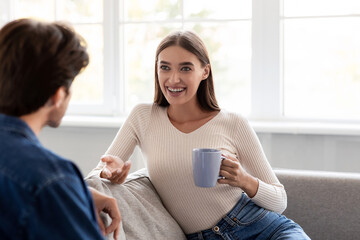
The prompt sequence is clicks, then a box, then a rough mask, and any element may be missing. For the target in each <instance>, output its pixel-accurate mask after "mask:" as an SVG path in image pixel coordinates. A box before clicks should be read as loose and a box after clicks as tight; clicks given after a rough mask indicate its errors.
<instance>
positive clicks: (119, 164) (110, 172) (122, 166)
mask: <svg viewBox="0 0 360 240" xmlns="http://www.w3.org/2000/svg"><path fill="white" fill-rule="evenodd" d="M101 161H102V162H104V163H105V166H104V168H103V169H102V170H101V172H100V177H102V178H106V179H109V180H110V181H111V182H112V183H118V184H120V183H123V182H124V181H125V179H126V177H127V175H128V174H129V170H130V167H131V162H130V161H127V162H125V163H124V162H123V161H122V160H121V159H120V158H119V157H116V156H111V155H105V156H102V157H101Z"/></svg>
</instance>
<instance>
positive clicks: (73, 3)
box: [57, 0, 103, 23]
mask: <svg viewBox="0 0 360 240" xmlns="http://www.w3.org/2000/svg"><path fill="white" fill-rule="evenodd" d="M57 6H58V13H59V16H58V18H60V19H66V20H67V21H70V22H73V23H95V22H102V19H103V1H99V0H61V1H58V5H57Z"/></svg>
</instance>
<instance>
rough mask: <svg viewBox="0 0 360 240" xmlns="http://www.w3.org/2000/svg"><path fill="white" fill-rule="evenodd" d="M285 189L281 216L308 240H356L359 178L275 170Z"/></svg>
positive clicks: (359, 217)
mask: <svg viewBox="0 0 360 240" xmlns="http://www.w3.org/2000/svg"><path fill="white" fill-rule="evenodd" d="M275 173H276V175H277V177H278V179H279V181H280V182H281V183H282V184H283V185H284V186H285V190H286V193H287V196H288V201H287V202H288V206H287V209H286V210H285V212H284V215H286V216H287V217H288V218H290V219H292V220H294V221H295V222H297V223H298V224H299V225H300V226H301V227H302V228H303V229H304V231H305V232H306V233H307V234H308V235H309V236H310V238H312V239H344V240H345V239H354V238H358V237H359V236H360V207H359V203H360V174H355V173H354V174H352V173H336V172H322V171H300V170H284V169H278V170H275Z"/></svg>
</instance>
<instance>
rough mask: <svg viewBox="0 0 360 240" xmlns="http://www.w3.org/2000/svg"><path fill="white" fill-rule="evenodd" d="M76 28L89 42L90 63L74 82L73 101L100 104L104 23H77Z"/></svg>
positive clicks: (102, 81) (102, 82) (101, 97)
mask: <svg viewBox="0 0 360 240" xmlns="http://www.w3.org/2000/svg"><path fill="white" fill-rule="evenodd" d="M74 27H75V30H76V31H77V32H78V33H79V34H80V35H81V36H83V37H84V38H85V40H86V42H87V44H88V52H89V55H90V64H89V65H88V67H87V68H86V69H85V71H84V72H82V73H81V74H80V75H79V76H78V77H77V78H76V80H75V81H74V83H73V96H72V98H71V102H72V103H76V104H77V103H83V104H94V103H95V104H100V103H102V101H103V89H104V80H103V79H104V77H103V73H104V66H103V65H104V61H103V48H104V43H103V38H102V36H103V29H102V25H99V24H92V25H77V26H76V25H75V26H74Z"/></svg>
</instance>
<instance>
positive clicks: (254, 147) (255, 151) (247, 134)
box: [234, 117, 287, 213]
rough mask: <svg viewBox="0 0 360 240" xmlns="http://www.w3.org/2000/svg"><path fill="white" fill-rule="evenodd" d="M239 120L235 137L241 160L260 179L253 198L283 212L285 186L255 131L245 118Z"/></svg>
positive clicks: (260, 204)
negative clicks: (277, 175) (275, 171)
mask: <svg viewBox="0 0 360 240" xmlns="http://www.w3.org/2000/svg"><path fill="white" fill-rule="evenodd" d="M238 120H239V121H238V124H237V129H236V130H235V131H234V132H235V133H236V135H235V136H234V138H235V142H236V144H238V145H237V149H238V150H237V151H238V153H237V154H238V157H239V161H240V163H241V164H242V166H243V167H244V169H245V170H246V171H247V172H248V173H249V174H251V175H252V176H253V177H256V178H258V180H259V187H258V190H257V193H256V194H255V196H254V197H253V198H252V200H253V201H254V202H255V203H256V204H257V205H259V206H261V207H263V208H266V209H268V210H271V211H274V212H278V213H282V212H283V211H285V209H286V206H287V196H286V192H285V189H284V186H283V185H282V184H281V183H280V182H279V180H278V179H277V177H276V175H275V173H274V171H273V170H272V168H271V166H270V164H269V162H268V160H267V158H266V156H265V153H264V151H263V149H262V147H261V144H260V141H259V139H258V137H257V135H256V133H255V131H254V130H253V129H252V127H251V126H250V125H249V123H248V121H247V120H246V119H245V118H243V117H240V119H238Z"/></svg>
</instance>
